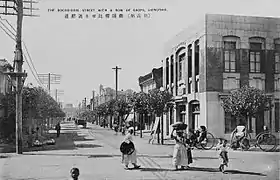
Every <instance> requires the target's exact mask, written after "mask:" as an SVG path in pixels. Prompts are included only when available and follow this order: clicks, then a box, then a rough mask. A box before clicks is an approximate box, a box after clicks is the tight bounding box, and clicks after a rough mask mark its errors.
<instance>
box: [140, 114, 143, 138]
mask: <svg viewBox="0 0 280 180" xmlns="http://www.w3.org/2000/svg"><path fill="white" fill-rule="evenodd" d="M142 124H143V113H141V116H140V138H142V137H143V133H142V126H143V125H142Z"/></svg>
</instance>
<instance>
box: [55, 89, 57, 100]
mask: <svg viewBox="0 0 280 180" xmlns="http://www.w3.org/2000/svg"><path fill="white" fill-rule="evenodd" d="M55 101H56V102H57V89H55Z"/></svg>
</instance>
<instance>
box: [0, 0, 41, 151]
mask: <svg viewBox="0 0 280 180" xmlns="http://www.w3.org/2000/svg"><path fill="white" fill-rule="evenodd" d="M0 2H2V3H4V4H3V5H2V4H0V9H2V8H3V9H4V12H2V11H1V12H0V14H4V15H16V16H17V28H16V48H15V58H14V66H13V67H14V70H13V72H8V73H6V74H7V75H10V76H12V77H15V78H16V85H15V86H16V153H17V154H22V151H23V149H22V145H23V143H22V142H23V136H22V88H23V85H24V81H25V78H26V77H27V74H26V73H25V71H24V72H22V65H23V54H22V22H23V16H36V15H33V14H32V10H38V9H37V8H33V7H32V4H33V3H35V1H32V0H31V1H29V0H25V1H23V0H14V1H8V0H0ZM10 2H12V3H14V4H13V5H11V3H10ZM24 3H28V4H29V5H30V7H23V4H24ZM23 9H28V10H30V11H31V14H23ZM13 11H14V12H13Z"/></svg>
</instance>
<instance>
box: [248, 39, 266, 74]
mask: <svg viewBox="0 0 280 180" xmlns="http://www.w3.org/2000/svg"><path fill="white" fill-rule="evenodd" d="M249 43H250V54H249V61H250V65H249V66H250V73H260V72H261V66H262V50H263V49H264V48H265V39H264V38H260V37H253V38H249Z"/></svg>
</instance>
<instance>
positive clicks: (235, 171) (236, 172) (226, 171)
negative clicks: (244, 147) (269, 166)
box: [225, 170, 266, 176]
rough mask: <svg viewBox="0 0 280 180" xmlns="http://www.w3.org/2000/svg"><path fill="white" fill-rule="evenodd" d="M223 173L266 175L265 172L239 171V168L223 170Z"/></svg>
mask: <svg viewBox="0 0 280 180" xmlns="http://www.w3.org/2000/svg"><path fill="white" fill-rule="evenodd" d="M225 173H226V174H248V175H257V176H266V175H265V174H262V173H256V172H249V171H239V170H225Z"/></svg>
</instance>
